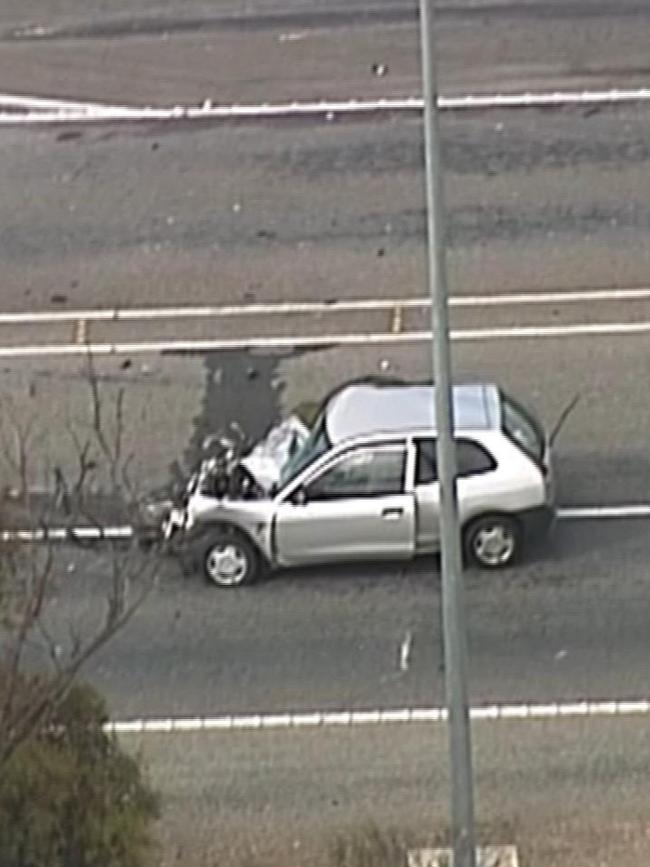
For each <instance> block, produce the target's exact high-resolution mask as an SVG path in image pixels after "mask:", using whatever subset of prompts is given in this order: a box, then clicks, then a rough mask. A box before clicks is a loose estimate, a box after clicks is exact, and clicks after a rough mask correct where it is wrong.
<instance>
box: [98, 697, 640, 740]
mask: <svg viewBox="0 0 650 867" xmlns="http://www.w3.org/2000/svg"><path fill="white" fill-rule="evenodd" d="M447 716H448V715H447V709H446V708H444V707H422V708H395V709H387V710H379V709H378V710H339V711H313V712H309V713H284V714H263V713H259V714H240V715H232V716H213V717H210V716H208V717H168V718H139V719H126V720H113V721H111V722H108V723H106V725H105V729H106V730H107V731H109V732H114V733H115V734H172V733H180V732H186V733H188V732H189V733H191V732H210V731H268V730H275V729H315V728H337V727H338V728H347V727H357V726H378V725H385V724H397V723H441V722H445V721H446V720H447ZM630 716H650V701H648V700H647V699H630V700H614V701H577V702H550V703H544V704H540V703H529V704H524V703H522V704H490V705H479V706H477V707H472V708H471V709H470V717H471V719H472V720H474V721H476V722H497V721H506V720H545V719H546V720H549V719H551V720H553V719H555V720H557V719H574V718H592V719H593V718H607V717H610V718H611V717H630Z"/></svg>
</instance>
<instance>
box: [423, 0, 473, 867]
mask: <svg viewBox="0 0 650 867" xmlns="http://www.w3.org/2000/svg"><path fill="white" fill-rule="evenodd" d="M432 7H433V0H420V33H421V41H422V77H423V82H424V141H425V161H426V191H427V195H426V198H427V235H428V263H429V269H428V270H429V288H430V290H431V323H432V330H433V370H434V379H435V384H436V388H435V402H436V406H435V409H436V426H437V430H438V440H437V454H436V457H437V463H438V478H439V480H440V535H441V541H442V546H441V547H442V551H441V559H442V614H443V633H444V647H445V683H446V693H447V708H448V712H449V721H448V728H449V745H450V756H451V822H452V844H453V849H454V867H475V864H476V850H475V840H474V795H473V778H472V750H471V738H470V722H469V710H468V703H467V639H466V627H465V611H464V599H463V568H462V554H461V539H460V526H459V521H458V497H457V490H456V452H455V449H454V447H453V433H452V432H453V429H454V418H453V401H452V392H451V351H450V346H449V311H448V300H447V266H446V242H445V205H444V198H443V179H442V165H441V159H440V135H439V129H438V104H437V103H438V94H437V88H436V63H435V53H434V39H435V37H434V21H433V8H432Z"/></svg>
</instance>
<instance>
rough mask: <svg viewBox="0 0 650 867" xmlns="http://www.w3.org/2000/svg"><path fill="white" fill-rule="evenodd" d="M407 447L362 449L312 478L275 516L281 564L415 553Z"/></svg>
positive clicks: (345, 454) (283, 501) (343, 456)
mask: <svg viewBox="0 0 650 867" xmlns="http://www.w3.org/2000/svg"><path fill="white" fill-rule="evenodd" d="M406 457H407V449H406V443H404V442H400V443H388V444H381V445H372V446H359V447H356V448H352V449H350V450H349V451H346V452H343V453H342V454H340V455H339V456H337V457H336V458H335V459H333V460H332V461H331V462H329V463H328V464H327V465H325V466H324V467H322V468H321V469H319V470H317V471H316V472H315V473H314V474H313V475H311V476H308V477H307V478H306V479H304V481H303V482H302V484H301V485H300V486H299V487H297V488H296V489H295V490H293V491H292V493H291V494H290V495H289V496H288V497H287V498H285V499H282V497H281V498H280V500H281V502H279V504H278V509H277V512H276V515H275V526H274V532H275V550H276V559H277V561H278V563H280V564H281V565H286V566H289V565H298V564H302V563H305V564H308V563H329V562H336V561H345V560H363V559H368V560H372V559H401V558H408V557H411V556H412V555H413V553H414V549H415V502H414V496H413V494H412V493H406V491H405V481H406Z"/></svg>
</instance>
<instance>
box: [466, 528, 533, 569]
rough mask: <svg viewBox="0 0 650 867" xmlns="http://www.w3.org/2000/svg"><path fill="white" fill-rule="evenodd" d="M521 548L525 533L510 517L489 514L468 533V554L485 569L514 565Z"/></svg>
mask: <svg viewBox="0 0 650 867" xmlns="http://www.w3.org/2000/svg"><path fill="white" fill-rule="evenodd" d="M520 548H521V530H520V527H519V524H518V523H517V521H516V520H515V519H514V518H511V517H509V516H508V515H485V516H483V517H482V518H478V519H477V520H475V521H472V523H471V524H470V525H469V526H468V527H467V529H466V530H465V553H466V555H467V557H468V559H469V560H470V562H472V563H473V564H474V565H476V566H479V567H480V568H481V569H505V568H506V567H507V566H512V564H513V563H514V562H515V560H516V559H517V557H518V556H519V551H520Z"/></svg>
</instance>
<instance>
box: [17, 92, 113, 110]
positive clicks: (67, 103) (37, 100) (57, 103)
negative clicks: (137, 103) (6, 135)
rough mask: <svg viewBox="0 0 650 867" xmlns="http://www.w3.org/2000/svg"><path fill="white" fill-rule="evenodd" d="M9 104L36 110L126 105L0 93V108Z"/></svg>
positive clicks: (108, 107) (102, 108)
mask: <svg viewBox="0 0 650 867" xmlns="http://www.w3.org/2000/svg"><path fill="white" fill-rule="evenodd" d="M4 106H9V107H11V108H20V109H24V110H29V109H35V110H37V111H43V110H46V111H65V112H69V111H77V112H87V111H97V110H99V111H103V110H106V109H115V108H120V109H122V108H126V106H110V105H102V104H101V103H98V102H75V101H73V100H70V99H56V98H48V97H42V96H21V95H19V94H15V93H0V108H2V107H4Z"/></svg>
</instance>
